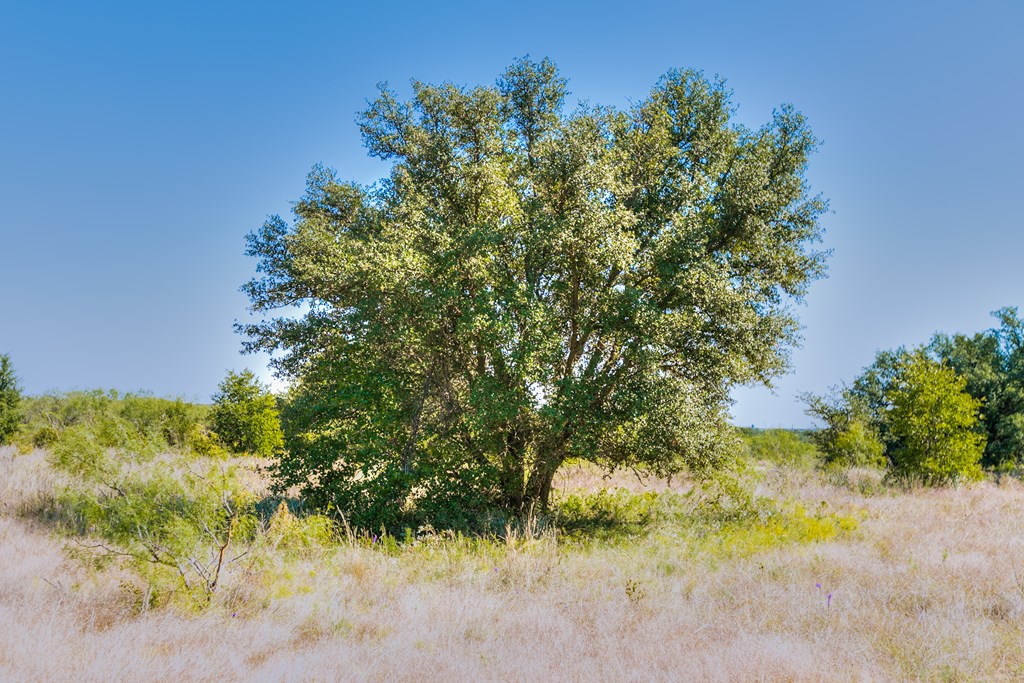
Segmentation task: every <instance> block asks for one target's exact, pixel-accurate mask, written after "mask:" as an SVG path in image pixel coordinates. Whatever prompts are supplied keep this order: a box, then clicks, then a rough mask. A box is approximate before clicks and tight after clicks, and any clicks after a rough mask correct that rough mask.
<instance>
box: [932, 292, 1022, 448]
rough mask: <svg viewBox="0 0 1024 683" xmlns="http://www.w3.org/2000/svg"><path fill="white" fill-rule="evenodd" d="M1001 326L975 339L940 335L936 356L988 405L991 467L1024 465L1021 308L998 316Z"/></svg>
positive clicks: (1004, 310)
mask: <svg viewBox="0 0 1024 683" xmlns="http://www.w3.org/2000/svg"><path fill="white" fill-rule="evenodd" d="M992 315H993V316H994V317H995V318H996V319H997V320H998V321H999V326H998V327H996V328H993V329H990V330H986V331H985V332H980V333H978V334H974V335H971V336H967V335H962V334H956V335H946V334H936V335H935V337H934V338H933V339H932V342H931V344H929V346H928V350H929V352H930V354H931V355H932V356H933V357H935V358H937V359H939V360H942V361H943V362H945V363H946V364H947V365H949V366H950V367H951V368H953V369H954V370H955V371H956V372H957V374H959V375H961V376H962V377H963V378H964V379H965V380H966V391H967V393H969V394H970V395H971V396H973V397H974V398H976V399H979V400H980V401H982V424H983V427H984V430H985V434H986V437H987V439H986V446H985V455H984V457H983V458H982V463H983V464H984V465H985V466H987V467H998V466H1010V467H1012V466H1019V465H1020V464H1021V463H1022V461H1024V321H1021V319H1020V318H1019V317H1018V315H1017V309H1016V308H1002V309H1000V310H998V311H995V312H994V313H993V314H992Z"/></svg>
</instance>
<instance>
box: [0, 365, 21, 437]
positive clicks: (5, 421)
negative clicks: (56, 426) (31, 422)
mask: <svg viewBox="0 0 1024 683" xmlns="http://www.w3.org/2000/svg"><path fill="white" fill-rule="evenodd" d="M20 421H21V388H20V387H19V386H18V378H17V377H16V376H15V375H14V367H13V366H12V365H11V357H10V356H8V355H7V354H6V353H0V445H2V444H5V443H7V441H8V440H9V439H10V438H11V437H12V436H13V435H14V432H15V431H17V429H18V424H19V422H20Z"/></svg>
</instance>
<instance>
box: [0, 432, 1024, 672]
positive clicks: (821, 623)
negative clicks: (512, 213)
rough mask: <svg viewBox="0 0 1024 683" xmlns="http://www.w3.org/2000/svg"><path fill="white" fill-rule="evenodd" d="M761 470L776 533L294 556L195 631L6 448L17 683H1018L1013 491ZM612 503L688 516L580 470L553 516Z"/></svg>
mask: <svg viewBox="0 0 1024 683" xmlns="http://www.w3.org/2000/svg"><path fill="white" fill-rule="evenodd" d="M760 469H761V472H760V476H759V483H758V487H759V489H758V490H759V493H760V495H762V496H765V497H769V498H772V499H774V500H776V501H778V504H779V506H780V509H785V510H789V511H790V512H788V513H786V514H783V515H781V516H780V517H778V518H777V519H775V518H773V519H771V520H768V521H762V522H756V523H748V524H745V525H744V524H739V525H737V524H732V523H728V522H721V523H720V524H719V523H715V522H714V521H713V520H711V521H708V520H705V521H704V522H702V523H700V524H696V523H694V524H689V523H687V522H685V521H679V520H680V519H682V518H681V517H679V516H675V517H672V516H669V517H667V518H664V519H661V521H650V522H646V523H643V524H635V525H632V526H630V525H625V526H622V525H620V526H618V527H616V526H615V525H611V526H608V527H601V526H600V525H596V526H594V527H593V528H591V529H589V530H588V531H587V532H586V533H572V532H571V531H564V530H559V529H556V528H555V527H547V528H544V527H538V528H536V529H534V528H530V527H528V528H526V529H519V530H510V531H509V532H508V533H507V534H505V535H504V536H503V537H499V538H495V539H490V540H487V539H483V540H481V539H471V538H470V539H467V538H451V537H448V536H444V535H436V534H433V535H432V534H429V533H422V534H420V536H419V538H418V540H416V541H415V542H411V543H403V544H395V543H390V544H388V543H383V542H374V539H365V538H348V539H344V538H343V539H341V540H338V541H337V542H335V543H331V544H328V545H326V546H314V547H307V548H304V549H303V548H300V549H292V550H287V549H284V548H278V549H276V550H275V549H272V550H271V551H268V552H265V553H264V554H263V556H262V559H261V560H260V562H259V563H258V564H257V563H249V564H247V563H245V562H239V563H237V564H235V565H232V566H231V568H230V571H229V572H228V573H227V575H226V577H225V579H224V583H223V584H222V586H221V588H220V589H219V590H218V592H217V595H216V597H215V599H214V601H213V603H212V604H211V605H210V606H209V607H208V608H207V609H205V610H202V611H195V610H188V609H183V608H180V607H177V606H175V605H173V604H171V605H167V606H163V607H153V608H147V609H143V608H141V607H140V604H144V602H143V601H141V600H140V598H139V591H140V590H141V589H140V584H139V581H138V577H136V576H133V575H131V574H130V573H129V572H127V571H126V570H124V569H120V568H118V567H117V566H116V565H115V564H110V565H108V566H106V567H99V568H96V567H90V566H88V565H86V564H83V563H82V562H80V561H79V560H76V559H75V558H74V557H73V553H71V554H69V551H68V549H67V546H69V545H70V546H72V547H73V545H74V544H70V543H69V541H68V540H67V539H66V538H63V537H61V536H58V535H57V534H56V533H55V532H54V530H53V528H52V526H50V525H48V524H47V522H46V516H45V515H44V514H40V512H39V511H40V510H45V509H46V507H47V505H49V504H51V502H50V501H51V499H52V490H53V486H54V484H55V482H56V475H55V474H54V473H53V472H52V471H51V470H50V469H49V467H48V466H47V464H46V458H45V454H44V453H42V452H40V451H35V452H32V453H28V454H18V453H17V451H15V450H14V449H2V450H0V500H2V505H0V508H2V511H0V680H3V681H64V680H69V681H70V680H74V681H114V680H126V681H143V680H144V681H243V680H244V681H249V680H268V681H276V680H281V681H347V680H380V681H430V680H444V681H454V680H472V681H478V680H480V681H484V680H500V681H533V680H559V681H597V680H601V681H641V680H665V681H669V680H671V681H678V680H695V681H736V680H753V681H860V680H878V681H887V680H954V681H955V680H964V681H976V680H1020V679H1022V678H1024V487H1022V486H1021V485H1020V484H1019V483H1018V482H1016V481H1010V482H1004V483H1003V484H1000V485H997V484H995V483H991V482H986V483H982V484H979V485H975V486H973V487H970V488H958V489H947V490H915V491H911V492H903V491H896V490H891V489H887V488H882V487H879V486H878V485H877V475H873V474H871V473H864V472H862V473H857V472H854V473H848V474H847V475H845V476H835V475H833V476H831V477H826V476H824V475H822V474H820V473H817V472H815V471H813V470H810V469H785V468H779V467H776V466H769V465H764V466H762V467H761V468H760ZM253 485H254V486H258V485H259V483H258V481H257V480H255V479H254V483H253ZM601 488H606V489H609V490H614V489H619V490H621V492H620V493H618V494H607V495H606V498H607V500H608V501H612V503H614V501H619V502H620V503H621V502H622V501H626V503H623V504H624V505H626V507H628V506H629V505H633V503H629V502H628V501H634V502H635V501H641V502H643V501H647V503H649V504H650V505H653V506H655V507H656V506H657V505H658V504H659V503H658V502H657V501H658V500H660V499H661V498H663V497H668V498H671V497H673V496H675V498H674V499H675V500H676V501H677V503H678V501H683V500H687V499H686V498H685V497H684V496H683V495H682V493H681V491H682V487H681V485H679V484H675V485H671V486H670V485H669V484H668V483H666V482H656V481H650V482H640V481H638V480H637V479H636V478H635V477H634V476H633V475H632V474H623V475H617V476H615V477H612V478H610V479H604V478H602V477H601V476H599V474H598V473H596V472H594V471H593V470H589V469H586V468H569V469H568V470H567V471H566V472H564V473H563V476H562V478H561V480H560V488H559V496H560V498H561V499H562V500H565V499H567V498H568V496H570V494H571V493H572V492H573V491H576V492H580V491H583V492H586V491H591V492H594V491H597V490H599V489H601ZM648 491H657V492H658V493H657V495H655V494H653V493H651V494H648V495H646V496H645V495H644V493H645V492H648ZM612 503H610V504H612ZM615 504H617V503H615ZM678 504H679V505H684V503H678ZM693 510H694V513H695V514H697V513H698V512H699V506H696V505H695V506H694V508H693ZM641 517H643V515H641ZM645 519H646V518H645ZM282 521H287V520H282V519H280V516H279V519H278V520H277V523H282Z"/></svg>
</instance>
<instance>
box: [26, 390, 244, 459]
mask: <svg viewBox="0 0 1024 683" xmlns="http://www.w3.org/2000/svg"><path fill="white" fill-rule="evenodd" d="M209 413H210V409H209V406H204V405H200V404H195V403H189V402H187V401H184V400H182V399H167V398H158V397H155V396H147V395H144V394H132V393H128V394H121V393H119V392H117V391H114V390H111V391H103V390H99V389H97V390H93V391H71V392H67V393H62V394H44V395H42V396H32V397H27V398H26V399H25V401H24V410H23V411H22V416H21V420H20V423H19V425H18V430H17V435H16V437H15V441H16V442H17V443H18V444H19V445H21V446H22V447H26V448H27V447H35V448H46V447H49V446H52V445H53V444H55V443H56V442H57V441H58V439H59V438H60V436H61V434H62V433H63V432H64V431H66V430H68V429H71V428H73V427H76V426H78V425H92V426H94V427H97V428H100V429H102V430H103V432H104V442H105V443H110V444H111V446H114V445H117V443H119V442H120V441H119V440H123V441H125V442H126V443H136V442H138V440H140V439H141V440H144V441H145V442H146V443H148V444H151V445H152V446H153V447H155V448H162V449H178V450H184V451H189V452H194V453H197V454H199V455H222V454H223V453H224V451H223V449H222V448H221V446H220V445H219V444H218V443H217V440H216V439H215V438H214V437H213V436H212V434H211V432H210V430H209V428H208V426H207V424H208V421H209Z"/></svg>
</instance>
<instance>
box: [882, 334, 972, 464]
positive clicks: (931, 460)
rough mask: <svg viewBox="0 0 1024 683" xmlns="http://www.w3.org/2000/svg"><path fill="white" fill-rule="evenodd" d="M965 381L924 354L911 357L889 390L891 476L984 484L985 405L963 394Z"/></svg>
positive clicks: (905, 361) (965, 393)
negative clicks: (982, 415)
mask: <svg viewBox="0 0 1024 683" xmlns="http://www.w3.org/2000/svg"><path fill="white" fill-rule="evenodd" d="M966 385H967V381H966V379H964V378H963V377H961V376H960V375H957V374H956V371H954V370H953V369H952V368H950V367H947V366H945V365H943V364H942V363H939V362H937V361H935V360H932V359H931V358H929V357H928V356H927V355H926V354H925V353H923V352H920V353H914V354H911V355H910V356H908V357H907V358H906V359H905V360H904V361H903V362H902V363H901V364H900V367H899V372H898V374H897V375H896V378H895V381H894V382H893V383H892V386H891V388H890V390H889V401H890V403H891V405H892V408H891V409H890V410H889V416H888V422H889V428H890V430H891V433H892V435H893V438H894V441H895V442H896V443H897V444H898V445H897V446H896V447H895V449H894V450H893V451H892V456H891V459H892V464H893V470H894V472H895V473H896V474H903V475H909V476H912V477H920V478H921V479H923V480H924V481H925V482H927V483H932V484H943V483H949V482H955V481H958V480H965V479H966V480H970V479H980V478H981V467H980V465H979V461H980V459H981V455H982V453H983V452H984V450H985V436H984V435H983V434H980V433H979V430H978V426H979V415H978V412H979V408H980V406H981V402H980V401H978V400H977V399H975V398H973V397H972V396H971V395H970V394H968V393H967V392H966V391H965V388H966Z"/></svg>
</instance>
